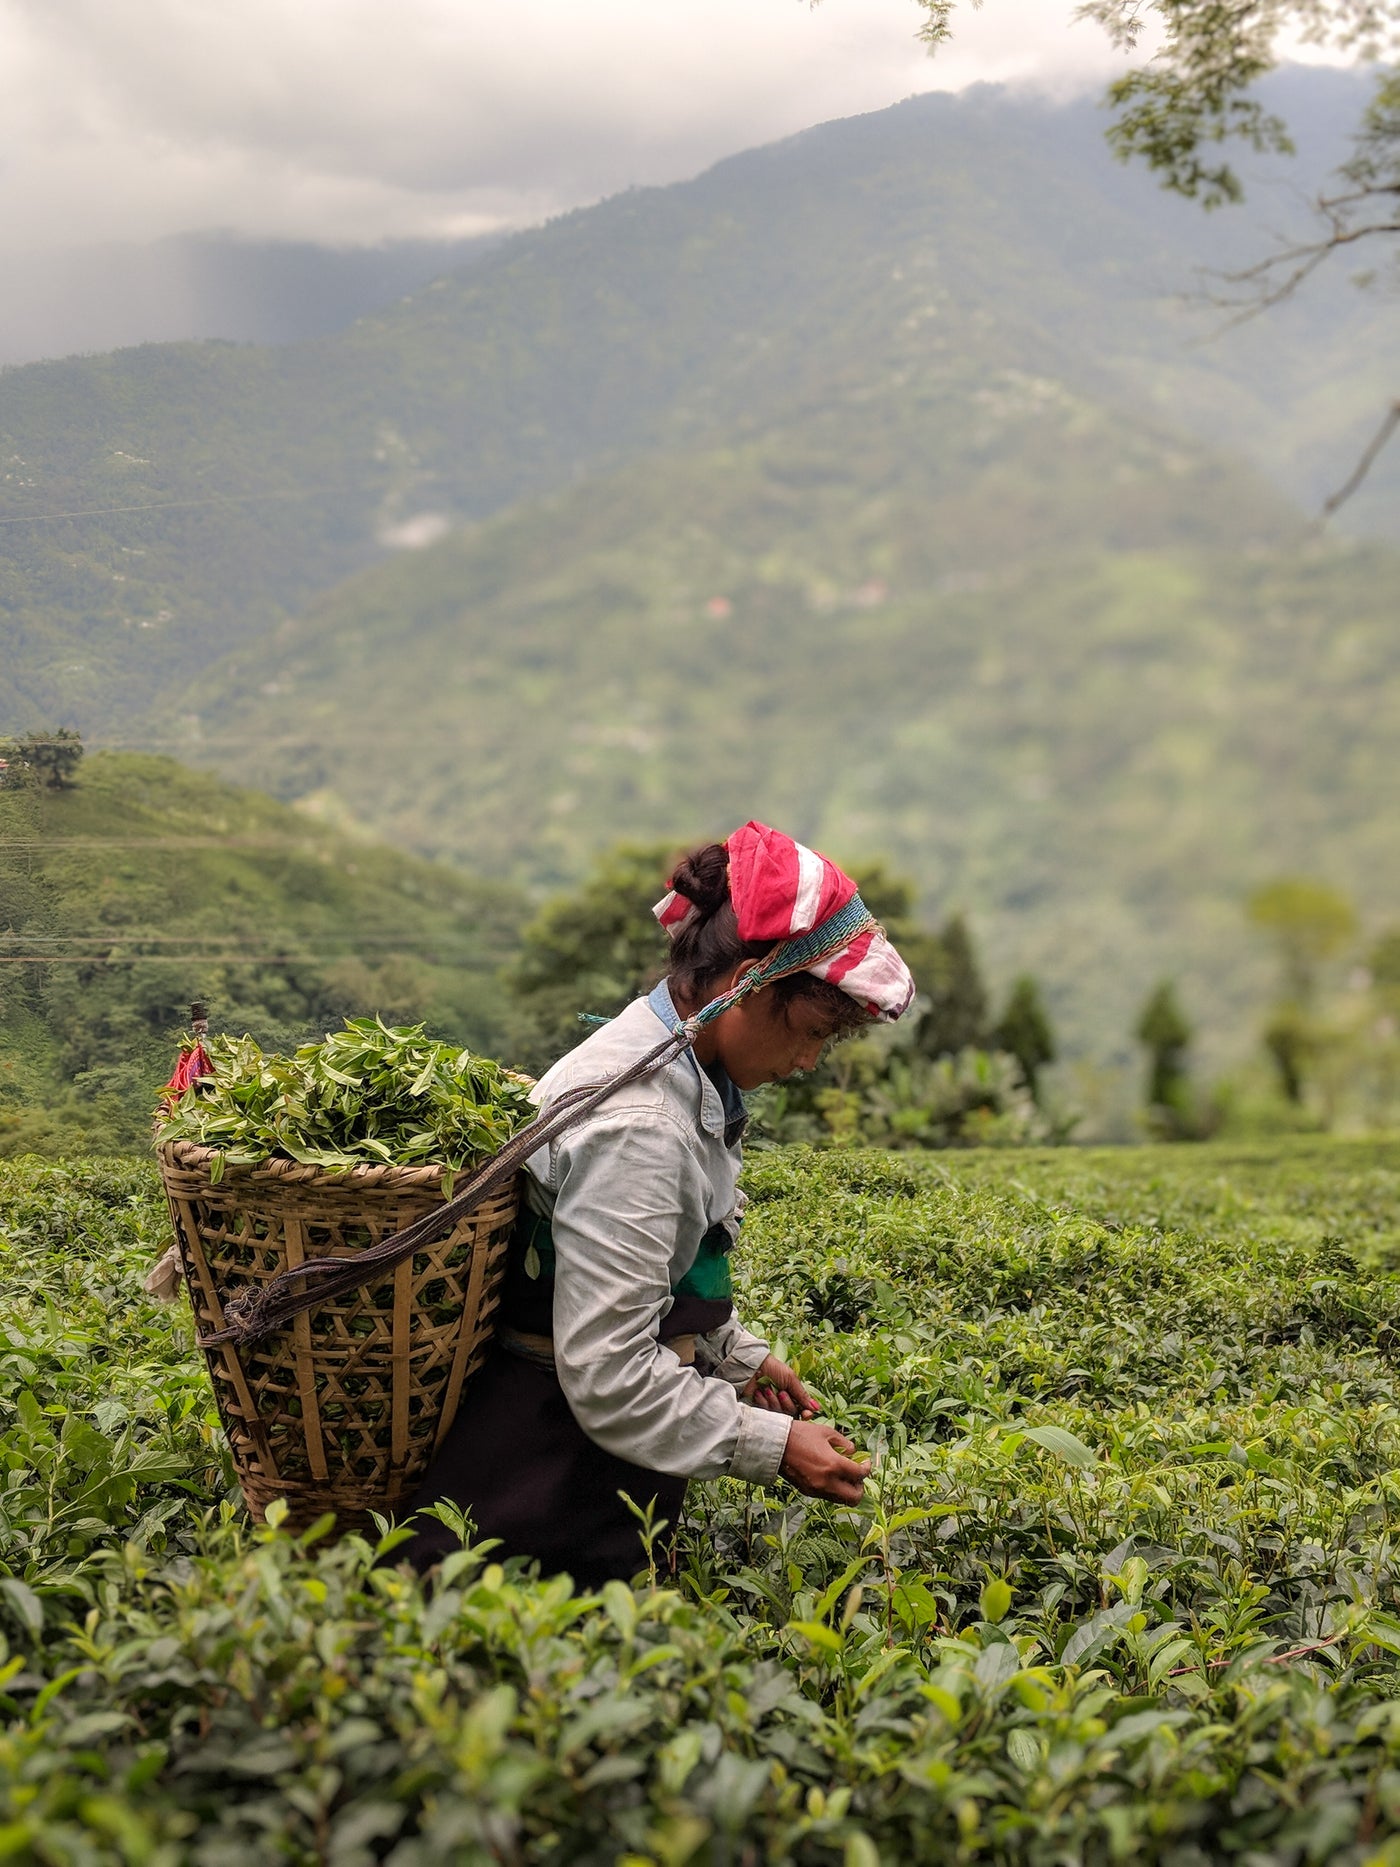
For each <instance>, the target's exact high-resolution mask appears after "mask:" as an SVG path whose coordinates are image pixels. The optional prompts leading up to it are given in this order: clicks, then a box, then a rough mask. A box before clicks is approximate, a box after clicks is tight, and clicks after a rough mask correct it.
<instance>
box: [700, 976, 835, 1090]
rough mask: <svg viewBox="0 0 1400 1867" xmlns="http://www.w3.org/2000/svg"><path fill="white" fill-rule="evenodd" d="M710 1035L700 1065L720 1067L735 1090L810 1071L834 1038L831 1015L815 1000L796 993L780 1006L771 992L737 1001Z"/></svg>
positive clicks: (716, 1022)
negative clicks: (709, 1045)
mask: <svg viewBox="0 0 1400 1867" xmlns="http://www.w3.org/2000/svg"><path fill="white" fill-rule="evenodd" d="M712 1029H713V1031H714V1049H713V1053H712V1057H710V1058H705V1059H704V1060H705V1061H711V1060H713V1061H715V1062H718V1063H722V1064H723V1065H724V1067H725V1069H726V1070H728V1072H729V1074H730V1076H731V1077H732V1078H733V1080H734V1082H735V1083H736V1084H737V1086H738V1087H739V1088H740V1089H758V1088H761V1087H762V1085H763V1084H764V1083H777V1082H781V1081H782V1080H783V1078H784V1077H785V1076H795V1075H796V1074H797V1072H798V1071H799V1070H814V1069H815V1068H816V1067H817V1064H818V1062H819V1061H820V1059H821V1054H822V1047H823V1046H824V1045H825V1044H826V1043H827V1042H828V1041H829V1040H830V1039H831V1037H832V1036H834V1034H835V1031H834V1026H833V1022H832V1018H831V1015H830V1013H829V1012H826V1011H824V1010H823V1009H822V1007H821V1005H820V1004H819V1003H818V1001H817V1000H816V999H814V998H807V997H804V996H803V995H802V994H801V993H799V994H798V995H797V997H795V998H790V999H788V1000H787V1002H786V1003H783V1002H782V1001H781V1000H780V999H778V998H777V997H775V996H774V994H773V993H772V992H771V991H768V992H755V993H754V995H753V996H752V998H745V999H741V1000H740V1002H739V1003H738V1004H737V1005H736V1006H735V1007H734V1008H733V1010H732V1011H726V1012H725V1014H724V1016H723V1017H721V1018H717V1019H716V1020H715V1022H714V1025H713V1027H712ZM698 1048H699V1047H698V1046H697V1049H698Z"/></svg>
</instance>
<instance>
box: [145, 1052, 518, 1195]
mask: <svg viewBox="0 0 1400 1867" xmlns="http://www.w3.org/2000/svg"><path fill="white" fill-rule="evenodd" d="M207 1048H208V1051H209V1055H210V1057H211V1059H212V1061H213V1065H214V1073H213V1075H212V1076H206V1077H202V1078H201V1079H200V1080H199V1081H198V1082H197V1083H195V1084H192V1085H191V1087H190V1088H189V1089H187V1090H186V1091H185V1093H184V1095H183V1096H182V1097H181V1098H180V1100H179V1102H178V1103H177V1104H176V1105H175V1108H174V1111H173V1112H172V1114H171V1115H170V1116H169V1118H168V1119H167V1120H166V1121H165V1122H163V1123H162V1125H161V1130H160V1135H161V1139H162V1140H163V1141H166V1140H176V1139H179V1140H186V1141H195V1142H198V1143H199V1144H200V1145H202V1146H205V1147H211V1148H215V1149H217V1150H218V1153H219V1155H220V1158H219V1159H218V1160H217V1161H216V1162H215V1170H216V1177H217V1176H218V1175H220V1174H222V1171H223V1167H224V1164H225V1163H226V1162H232V1163H234V1164H236V1165H240V1166H251V1165H254V1164H255V1163H257V1162H258V1161H262V1160H269V1159H272V1158H275V1157H279V1156H280V1157H282V1158H284V1159H288V1160H295V1161H300V1162H302V1163H304V1164H305V1165H307V1166H313V1167H325V1168H329V1169H335V1168H344V1167H354V1166H358V1165H359V1164H360V1163H361V1162H365V1161H372V1162H377V1163H379V1164H381V1165H386V1166H387V1165H393V1166H421V1165H424V1164H427V1163H432V1164H433V1165H441V1166H443V1167H445V1168H446V1169H448V1170H449V1171H450V1172H461V1171H462V1170H463V1169H465V1168H470V1167H474V1166H477V1165H479V1164H480V1163H481V1162H482V1161H484V1160H487V1159H489V1158H490V1156H491V1155H492V1154H495V1153H496V1152H498V1150H499V1149H500V1148H501V1147H503V1146H504V1145H505V1143H506V1142H507V1141H508V1140H509V1139H510V1137H511V1136H512V1135H513V1134H514V1133H515V1131H516V1129H517V1128H520V1127H523V1126H524V1124H525V1123H526V1122H527V1121H528V1120H529V1119H530V1117H531V1115H532V1114H533V1113H534V1109H533V1106H532V1104H531V1102H530V1097H529V1092H528V1089H527V1086H526V1084H525V1083H524V1081H523V1080H522V1079H521V1078H520V1077H518V1076H514V1075H512V1074H511V1072H510V1071H508V1070H506V1069H504V1068H503V1067H502V1065H501V1064H499V1063H496V1062H493V1061H492V1059H491V1058H490V1057H478V1056H474V1055H473V1054H472V1052H471V1051H469V1050H459V1049H458V1048H456V1046H454V1045H451V1044H440V1043H436V1042H434V1041H433V1039H432V1038H430V1037H428V1036H427V1035H426V1034H425V1032H424V1030H423V1026H422V1025H421V1024H415V1025H411V1026H408V1027H407V1028H403V1029H395V1028H394V1027H392V1026H390V1025H387V1024H385V1023H384V1022H383V1021H382V1019H379V1018H351V1019H347V1020H346V1023H345V1027H344V1029H343V1030H340V1031H332V1032H331V1033H330V1034H329V1035H328V1036H327V1037H326V1038H325V1039H324V1041H323V1042H321V1043H319V1044H303V1045H302V1046H301V1048H300V1049H299V1050H297V1051H296V1052H295V1053H294V1054H293V1055H292V1056H290V1057H283V1056H277V1055H274V1054H271V1053H268V1052H265V1051H263V1050H262V1049H261V1048H260V1047H259V1046H258V1045H257V1044H255V1043H254V1042H253V1040H252V1038H251V1037H216V1038H211V1039H210V1040H209V1043H208V1046H207Z"/></svg>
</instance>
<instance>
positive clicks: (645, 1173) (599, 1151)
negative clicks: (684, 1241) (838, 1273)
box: [553, 1102, 790, 1483]
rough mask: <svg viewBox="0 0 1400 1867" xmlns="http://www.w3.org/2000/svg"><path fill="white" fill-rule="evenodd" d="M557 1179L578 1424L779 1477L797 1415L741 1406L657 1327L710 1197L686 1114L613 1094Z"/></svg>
mask: <svg viewBox="0 0 1400 1867" xmlns="http://www.w3.org/2000/svg"><path fill="white" fill-rule="evenodd" d="M554 1183H555V1201H554V1216H553V1233H554V1252H555V1269H554V1356H555V1365H556V1367H557V1369H558V1374H559V1383H560V1386H561V1387H562V1388H563V1390H564V1395H565V1398H566V1399H567V1400H568V1403H569V1406H570V1407H571V1409H572V1410H573V1413H574V1417H575V1418H576V1419H577V1420H578V1423H579V1425H580V1426H581V1427H582V1428H583V1430H584V1431H585V1432H586V1433H587V1434H588V1436H589V1438H590V1439H592V1440H594V1441H595V1442H596V1444H598V1445H600V1446H602V1447H603V1449H604V1450H605V1451H607V1452H611V1453H613V1454H614V1455H615V1456H616V1457H618V1458H622V1459H627V1460H628V1461H630V1463H632V1464H634V1465H640V1466H642V1467H644V1468H645V1469H646V1470H648V1471H657V1472H667V1473H670V1474H673V1475H675V1476H679V1477H688V1478H719V1477H723V1476H726V1475H728V1476H730V1477H734V1478H746V1479H751V1480H755V1481H758V1482H761V1483H771V1482H772V1481H773V1479H775V1478H776V1477H777V1475H778V1468H779V1466H780V1464H781V1463H782V1457H783V1453H784V1451H785V1450H786V1447H787V1435H788V1427H789V1425H790V1422H789V1420H788V1419H787V1418H786V1416H785V1415H782V1414H775V1413H768V1412H765V1411H764V1410H763V1409H761V1408H756V1407H746V1406H742V1405H741V1404H740V1401H739V1397H738V1395H737V1393H736V1392H735V1387H734V1385H731V1384H730V1382H729V1380H728V1379H725V1380H716V1381H707V1380H705V1379H704V1378H703V1376H702V1375H701V1373H700V1371H699V1369H698V1368H687V1367H684V1366H682V1364H681V1362H680V1361H679V1360H678V1359H677V1357H676V1356H675V1355H674V1354H673V1353H672V1352H671V1350H670V1349H668V1348H664V1347H663V1346H662V1345H661V1343H660V1342H659V1341H658V1340H657V1334H656V1331H657V1325H658V1323H659V1322H660V1319H661V1316H662V1314H663V1312H664V1311H665V1310H666V1309H667V1308H668V1307H669V1305H670V1299H671V1286H670V1262H671V1257H672V1254H673V1252H674V1251H675V1247H676V1241H677V1238H678V1236H679V1235H680V1230H681V1227H682V1226H683V1225H687V1224H693V1223H694V1215H695V1214H696V1213H697V1212H703V1210H704V1190H705V1189H704V1185H703V1181H702V1176H701V1172H700V1168H699V1166H698V1164H697V1162H696V1161H695V1158H694V1156H693V1154H692V1153H691V1150H690V1148H689V1147H688V1146H687V1144H686V1138H685V1134H684V1131H683V1129H682V1128H681V1126H680V1124H679V1123H678V1122H676V1121H675V1120H674V1119H673V1118H672V1117H671V1116H670V1115H669V1114H668V1113H667V1112H666V1111H665V1109H664V1108H661V1107H658V1106H657V1104H655V1103H654V1102H651V1103H647V1104H645V1105H643V1106H639V1107H637V1108H634V1109H632V1110H630V1111H629V1110H628V1108H627V1107H626V1105H625V1104H624V1105H623V1106H622V1107H620V1108H619V1107H616V1106H610V1107H609V1109H608V1111H607V1113H606V1114H604V1115H600V1116H598V1117H596V1118H595V1119H594V1120H593V1121H590V1122H586V1123H584V1124H583V1125H582V1126H581V1127H579V1128H576V1129H573V1130H571V1131H570V1132H569V1133H568V1134H567V1135H566V1136H565V1137H564V1138H563V1140H561V1141H560V1142H559V1144H558V1147H557V1151H556V1154H555V1160H554ZM717 1333H719V1332H717ZM744 1333H747V1332H744ZM749 1339H750V1340H755V1338H749ZM761 1359H762V1357H760V1360H761ZM744 1378H745V1379H747V1378H748V1377H747V1375H746V1376H745V1377H744ZM741 1384H742V1383H739V1385H741Z"/></svg>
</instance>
